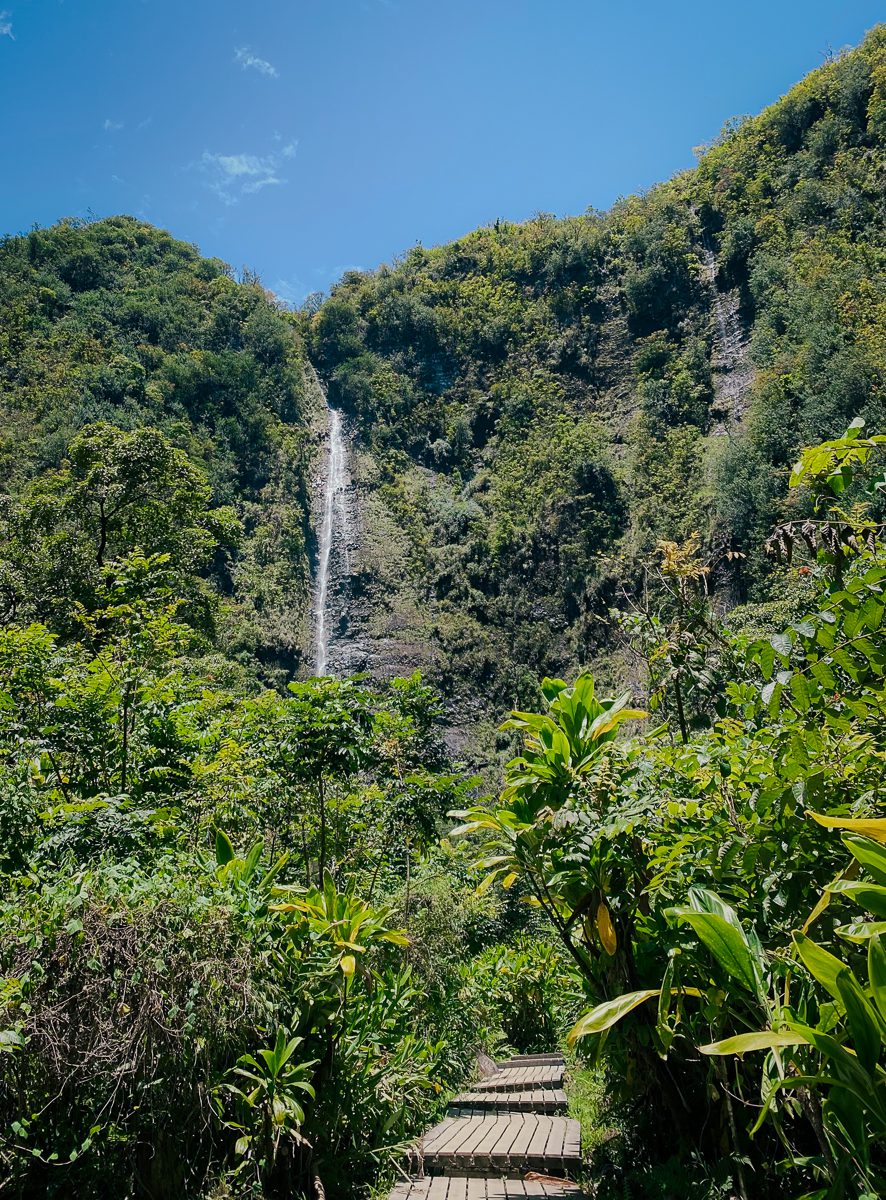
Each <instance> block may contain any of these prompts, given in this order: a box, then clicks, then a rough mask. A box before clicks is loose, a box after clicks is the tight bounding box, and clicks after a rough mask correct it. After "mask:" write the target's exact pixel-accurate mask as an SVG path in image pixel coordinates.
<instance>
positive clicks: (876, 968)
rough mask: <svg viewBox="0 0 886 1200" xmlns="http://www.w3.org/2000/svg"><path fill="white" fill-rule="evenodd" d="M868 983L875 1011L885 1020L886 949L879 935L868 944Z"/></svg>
mask: <svg viewBox="0 0 886 1200" xmlns="http://www.w3.org/2000/svg"><path fill="white" fill-rule="evenodd" d="M868 983H869V984H870V985H871V992H872V993H873V996H874V1004H876V1006H877V1011H878V1012H879V1014H880V1016H881V1017H883V1019H884V1020H886V949H884V948H883V943H882V941H881V940H880V934H879V933H877V934H875V935H874V936H873V937H872V938H871V940H870V942H869V943H868Z"/></svg>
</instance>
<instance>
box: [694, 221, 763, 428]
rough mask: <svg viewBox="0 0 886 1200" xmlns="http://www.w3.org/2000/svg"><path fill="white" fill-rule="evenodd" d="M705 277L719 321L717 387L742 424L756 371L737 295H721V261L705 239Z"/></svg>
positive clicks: (727, 408)
mask: <svg viewBox="0 0 886 1200" xmlns="http://www.w3.org/2000/svg"><path fill="white" fill-rule="evenodd" d="M701 258H702V262H703V263H704V267H705V275H706V277H707V281H708V284H709V285H710V289H711V295H712V298H713V302H714V316H715V317H716V321H717V343H718V345H717V347H716V351H717V352H716V360H715V376H714V388H715V391H716V394H717V397H718V399H719V401H720V403H721V405H722V407H723V409H724V410H725V411H726V412H727V413H728V415H729V417H730V418H731V419H732V420H734V421H740V420H741V419H742V417H743V416H744V412H745V408H746V406H747V393H748V390H749V388H750V386H751V384H752V382H753V379H754V368H753V364H752V363H751V361H750V359H749V357H748V348H747V343H746V341H745V334H744V330H743V329H742V324H741V319H740V317H739V302H738V294H737V292H726V293H721V292H720V289H719V288H718V286H717V259H716V257H715V256H714V252H713V250H712V249H711V246H710V243H709V242H708V239H707V238H705V239H704V242H703V245H702V251H701Z"/></svg>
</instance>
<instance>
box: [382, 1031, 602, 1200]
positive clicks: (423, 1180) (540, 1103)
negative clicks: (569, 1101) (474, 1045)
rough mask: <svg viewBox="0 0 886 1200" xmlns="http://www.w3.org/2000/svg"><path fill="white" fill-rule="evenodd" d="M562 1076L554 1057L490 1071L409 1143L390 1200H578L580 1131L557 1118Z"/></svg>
mask: <svg viewBox="0 0 886 1200" xmlns="http://www.w3.org/2000/svg"><path fill="white" fill-rule="evenodd" d="M564 1071H565V1066H564V1063H563V1059H562V1058H561V1057H560V1056H559V1055H554V1054H546V1055H520V1056H518V1057H517V1058H515V1059H511V1060H510V1061H509V1062H506V1063H502V1064H501V1065H500V1066H492V1067H491V1069H490V1073H489V1074H488V1075H487V1077H486V1078H485V1079H483V1080H481V1081H480V1082H479V1083H475V1084H474V1085H473V1087H472V1088H471V1090H470V1091H468V1092H464V1093H462V1094H461V1095H459V1096H456V1097H455V1099H454V1100H453V1101H452V1104H451V1105H450V1107H449V1111H448V1114H447V1116H446V1117H445V1118H444V1119H443V1120H442V1121H441V1122H440V1123H439V1124H438V1125H435V1126H434V1128H433V1129H430V1130H429V1131H428V1132H427V1133H426V1134H425V1135H424V1137H423V1138H421V1140H420V1141H419V1142H418V1143H416V1145H415V1146H414V1147H413V1149H412V1152H411V1154H410V1157H409V1171H410V1175H411V1176H412V1178H411V1180H408V1181H405V1182H403V1183H401V1184H399V1185H398V1186H397V1187H396V1188H395V1189H394V1191H393V1192H392V1193H391V1196H390V1200H511V1198H512V1197H521V1196H549V1197H557V1198H562V1200H586V1198H584V1197H583V1193H582V1192H581V1191H580V1189H579V1188H578V1187H577V1186H576V1184H575V1183H572V1182H570V1180H572V1179H574V1178H575V1177H576V1175H577V1174H578V1172H579V1170H580V1168H581V1130H580V1127H579V1123H578V1121H574V1120H571V1119H570V1118H568V1117H566V1116H564V1115H562V1114H563V1113H564V1112H565V1109H566V1094H565V1092H564V1091H563V1089H562V1084H563V1075H564Z"/></svg>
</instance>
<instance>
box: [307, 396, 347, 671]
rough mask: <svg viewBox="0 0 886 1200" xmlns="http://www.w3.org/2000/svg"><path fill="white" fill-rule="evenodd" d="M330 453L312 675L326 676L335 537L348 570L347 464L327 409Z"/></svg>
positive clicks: (337, 426)
mask: <svg viewBox="0 0 886 1200" xmlns="http://www.w3.org/2000/svg"><path fill="white" fill-rule="evenodd" d="M328 413H329V418H328V419H329V450H328V455H327V462H326V479H325V482H324V491H323V520H322V523H321V525H320V544H319V547H318V549H319V554H318V559H317V582H316V586H315V589H314V672H315V674H317V675H325V674H326V670H327V664H328V662H329V638H330V633H331V630H332V625H333V622H332V620H331V619H330V612H329V576H330V566H331V563H332V558H333V551H334V547H335V543H336V536H337V537H338V539H339V542H340V545H341V553H342V560H343V562H342V565H343V568H344V571H345V574H347V571H348V561H347V560H348V538H347V534H348V530H347V520H348V514H347V506H346V504H345V488H346V486H347V463H346V460H345V446H344V440H343V438H342V430H341V413H340V412H338V410H337V409H334V408H330V409H328Z"/></svg>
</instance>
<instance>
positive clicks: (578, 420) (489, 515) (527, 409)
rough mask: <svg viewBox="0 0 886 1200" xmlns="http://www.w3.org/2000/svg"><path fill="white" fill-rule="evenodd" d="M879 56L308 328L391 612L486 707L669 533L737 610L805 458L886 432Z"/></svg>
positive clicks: (577, 630)
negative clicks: (399, 564)
mask: <svg viewBox="0 0 886 1200" xmlns="http://www.w3.org/2000/svg"><path fill="white" fill-rule="evenodd" d="M884 56H886V40H884V34H883V31H882V30H878V31H876V32H874V33H873V34H871V35H870V37H869V38H868V40H867V41H866V42H865V44H864V45H863V46H862V47H861V48H860V49H859V50H857V51H855V52H854V53H852V54H849V55H847V56H845V57H842V58H838V59H836V60H835V61H832V62H830V63H828V64H827V65H825V66H823V67H822V68H821V69H820V70H817V71H815V72H814V73H813V74H812V75H810V76H809V77H808V78H807V79H805V80H804V81H803V82H802V83H801V84H799V85H798V86H797V87H796V88H794V89H793V90H792V91H791V92H790V93H789V94H788V95H787V96H786V97H785V98H784V99H783V100H781V101H780V102H779V103H778V104H776V105H774V106H773V107H772V108H770V109H768V110H767V111H766V112H764V113H763V114H762V115H760V116H759V117H755V118H753V119H749V120H746V121H743V122H738V121H736V122H730V124H729V125H728V126H727V127H726V128H725V129H724V132H723V134H722V136H721V137H720V138H719V139H718V141H717V143H716V144H715V145H714V146H712V147H710V148H709V149H707V150H706V151H705V152H704V154H703V155H702V157H701V160H700V162H699V166H698V167H697V169H696V170H694V171H690V172H687V173H685V174H683V175H680V176H678V177H677V178H675V179H673V180H672V181H670V182H669V183H666V184H663V185H661V186H660V187H657V188H655V189H653V190H652V191H651V192H650V193H648V194H647V195H645V196H642V197H631V198H628V199H626V200H622V201H620V202H619V203H618V204H616V205H615V207H614V208H613V210H612V211H611V212H609V213H605V214H598V213H588V214H587V215H585V216H581V217H575V218H569V219H566V220H555V219H554V218H552V217H547V216H544V215H541V216H539V217H537V218H535V219H533V220H531V221H529V222H527V223H526V224H524V225H510V224H505V223H502V222H496V224H495V225H494V226H491V227H488V228H484V229H479V230H476V231H475V232H473V233H471V234H468V235H467V236H466V237H464V238H462V239H461V240H459V241H458V242H454V243H452V244H451V245H446V246H440V247H436V248H433V249H423V248H420V247H418V248H415V249H413V250H410V251H409V252H408V253H407V254H405V255H404V257H403V258H402V259H401V260H400V261H398V262H397V263H395V264H394V265H392V266H384V267H381V268H379V270H377V271H375V272H373V273H371V274H366V275H361V274H357V273H350V274H348V275H346V276H345V278H344V279H343V280H342V281H341V282H340V283H339V284H338V285H337V286H336V287H335V288H334V289H333V292H332V295H331V297H330V299H329V300H328V301H327V302H326V303H325V304H324V305H323V307H322V308H321V309H320V310H319V312H317V313H316V315H314V316H313V317H312V318H311V319H310V322H309V325H308V333H307V340H308V345H309V352H310V355H311V357H312V360H313V361H314V362H315V364H316V365H317V368H318V370H319V371H320V373H321V374H322V375H323V377H324V378H325V379H326V380H327V383H328V387H329V395H330V400H331V401H332V403H334V404H336V405H340V406H342V407H343V408H344V409H345V411H346V412H348V413H350V414H352V415H353V417H354V420H355V422H356V426H357V428H358V430H359V431H360V436H361V437H362V438H363V439H364V441H365V443H366V445H367V446H368V447H369V448H370V449H371V451H372V454H373V455H374V457H375V459H376V461H377V464H378V474H377V477H376V482H375V483H374V484H373V486H375V487H377V488H378V491H379V493H380V497H381V499H382V500H383V503H384V505H385V507H386V509H387V511H388V513H389V514H390V516H391V518H392V521H393V523H394V524H395V525H396V526H399V527H400V528H401V529H403V530H405V531H407V534H408V539H409V552H408V555H407V560H408V564H409V568H410V578H409V581H408V583H407V584H406V585H405V587H404V591H405V592H407V593H408V596H406V597H404V596H403V595H398V594H394V595H391V594H390V593H388V594H387V595H381V596H380V597H379V599H378V603H380V604H382V605H384V604H388V605H391V606H393V607H395V608H396V607H397V606H399V607H401V608H402V610H403V611H404V612H406V613H407V614H411V615H409V616H408V621H409V623H410V624H411V630H410V633H411V634H413V635H414V636H417V637H418V638H419V639H420V640H423V641H424V642H425V643H426V644H427V645H428V647H429V651H428V660H429V661H430V662H434V663H436V675H435V677H436V678H438V679H439V680H440V681H441V683H442V685H443V686H444V687H451V688H452V689H454V690H456V691H457V690H458V689H459V688H460V687H461V685H462V684H464V683H467V684H469V686H470V687H471V688H472V689H476V690H479V691H480V692H481V693H482V694H483V695H485V696H487V697H490V698H492V699H493V700H494V701H496V702H497V704H498V705H501V704H502V703H510V702H512V701H514V700H519V699H521V697H525V696H526V694H527V688H529V687H531V686H532V683H533V681H534V680H535V679H536V678H538V676H540V675H541V674H544V673H545V672H551V671H554V672H560V671H569V670H573V669H574V668H575V667H576V665H578V664H581V663H585V662H588V661H592V660H594V659H595V658H597V657H599V655H600V654H601V653H602V652H604V651H607V650H609V649H610V648H611V642H612V639H611V635H610V633H609V631H608V630H607V628H606V626H605V624H604V623H602V622H604V621H605V617H606V614H607V611H608V609H609V608H610V607H611V606H612V605H614V604H615V605H621V604H623V596H622V589H627V591H629V592H630V593H631V594H633V595H636V594H637V593H638V592H639V591H642V589H643V588H644V587H645V586H646V580H647V576H648V573H649V564H650V555H651V553H652V552H653V551H654V548H655V545H656V542H657V541H658V540H660V539H671V540H679V541H682V540H684V539H686V538H688V537H689V536H690V534H692V532H693V531H696V530H697V531H698V532H699V534H700V535H701V539H702V544H703V547H704V555H705V559H706V562H707V563H708V565H709V566H710V567H711V585H712V587H713V589H714V590H715V592H716V593H717V594H718V595H719V596H720V597H722V599H723V601H724V602H726V603H729V604H734V603H736V602H743V601H748V600H753V601H761V600H768V599H770V598H771V597H772V596H774V595H779V596H780V595H781V594H782V585H781V584H780V582H779V580H778V579H777V577H774V576H773V572H772V566H771V564H770V563H769V562H768V561H767V559H766V556H765V555H764V554H763V551H762V543H763V540H764V538H765V537H766V535H767V534H768V532H769V531H770V528H771V526H772V525H773V523H774V522H775V521H776V520H778V519H780V518H781V517H784V516H786V515H788V514H789V513H790V512H791V511H792V510H791V507H790V504H789V503H788V501H787V499H786V482H787V468H788V466H789V464H790V463H791V462H792V461H793V460H794V458H795V456H796V452H797V449H798V447H799V446H801V445H803V444H805V443H807V442H810V441H814V440H816V439H817V438H820V437H824V436H829V435H835V434H837V433H839V432H840V431H841V430H842V429H843V428H844V427H845V425H846V424H847V423H848V421H849V420H851V419H852V418H853V417H854V416H856V415H861V416H864V417H865V419H866V420H867V421H868V422H869V424H870V425H871V426H877V427H880V426H882V424H883V418H884V404H886V397H884V391H883V387H884V371H886V340H884V334H883V329H884V314H886V307H884V305H886V292H884V278H886V272H884V265H886V264H884V204H886V195H884V188H883V171H884V138H886V57H884ZM706 249H709V251H710V252H711V253H712V256H713V257H712V258H709V259H708V261H707V262H706V261H705V251H706ZM712 265H713V271H712V269H711V268H712ZM712 274H713V275H714V279H713V280H712V278H711V275H712ZM718 306H719V310H720V311H719V312H718ZM306 324H307V322H306ZM724 324H725V326H726V336H727V339H728V338H729V337H730V336H732V335H733V334H734V335H735V336H736V337H737V338H738V339H739V340H740V341H741V342H743V343H746V345H743V346H741V347H739V350H738V353H737V354H733V355H732V358H731V359H730V358H729V356H728V354H724V346H723V341H724V337H723V333H724V329H723V325H724ZM730 368H731V369H730ZM369 570H370V574H371V573H372V571H373V570H375V571H376V573H377V574H380V575H382V576H384V574H385V572H384V564H382V565H381V566H378V565H376V566H375V567H373V566H370V568H369ZM366 586H367V587H370V588H371V580H370V581H367V583H366ZM379 590H381V589H379ZM415 596H417V597H418V609H417V610H416V608H415V605H414V604H413V603H411V602H410V600H411V598H412V597H415ZM606 669H607V670H608V671H611V670H613V668H611V667H608V666H607V668H606ZM625 669H626V664H625V663H620V664H616V666H615V667H614V670H615V673H616V674H618V673H619V672H623V671H624V670H625Z"/></svg>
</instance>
